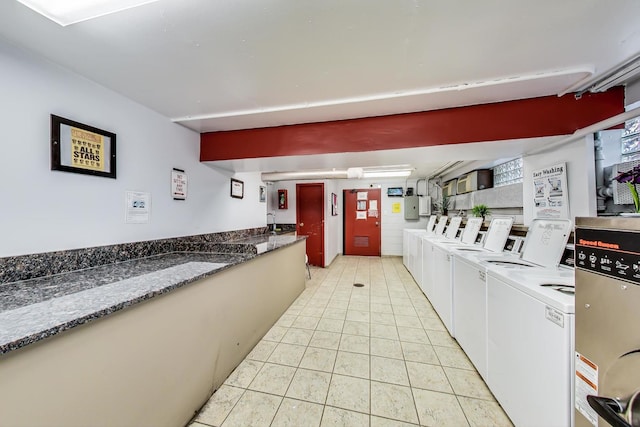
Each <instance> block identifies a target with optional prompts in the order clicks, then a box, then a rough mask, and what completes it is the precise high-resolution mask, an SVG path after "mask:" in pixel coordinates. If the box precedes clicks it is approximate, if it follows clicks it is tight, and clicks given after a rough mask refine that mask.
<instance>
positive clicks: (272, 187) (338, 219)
mask: <svg viewBox="0 0 640 427" xmlns="http://www.w3.org/2000/svg"><path fill="white" fill-rule="evenodd" d="M311 182H322V183H324V185H325V187H324V194H325V214H324V215H325V252H324V253H325V266H328V265H329V264H331V262H332V261H333V259H334V258H335V257H336V256H337V255H338V254H341V253H342V246H343V220H344V218H343V201H342V191H343V190H348V189H354V188H355V189H359V188H370V186H378V185H380V186H381V194H382V200H381V204H382V207H381V208H382V216H381V227H382V229H381V239H382V247H381V252H382V255H383V256H386V255H387V256H388V255H397V256H402V230H403V229H405V228H426V227H427V217H424V218H422V217H421V218H420V220H417V221H407V220H405V219H404V199H403V198H402V197H387V188H389V187H403V188H404V189H406V187H407V181H405V180H404V179H395V180H384V181H382V180H366V179H353V180H347V179H327V180H318V181H278V182H274V183H269V184H268V186H267V200H268V211H269V212H274V211H275V213H276V221H277V222H278V224H282V223H283V224H295V223H296V196H295V194H296V183H311ZM409 186H410V187H411V186H412V187H414V188H415V180H413V181H412V182H409ZM278 189H286V190H287V191H288V196H289V209H278V206H277V190H278ZM421 189H422V190H421V191H423V192H424V184H423V183H421ZM331 193H335V194H336V195H337V196H338V215H336V216H331ZM393 203H400V212H399V213H393V212H392V210H391V208H392V204H393ZM265 215H266V214H265ZM269 221H271V220H269Z"/></svg>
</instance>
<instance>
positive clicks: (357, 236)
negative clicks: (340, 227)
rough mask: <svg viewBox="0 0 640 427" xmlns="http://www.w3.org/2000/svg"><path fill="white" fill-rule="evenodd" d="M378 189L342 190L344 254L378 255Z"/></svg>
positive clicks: (379, 215) (379, 209)
mask: <svg viewBox="0 0 640 427" xmlns="http://www.w3.org/2000/svg"><path fill="white" fill-rule="evenodd" d="M381 209H382V206H380V189H379V188H366V189H363V190H344V254H345V255H365V256H380V253H381V251H380V218H381V216H382V215H381Z"/></svg>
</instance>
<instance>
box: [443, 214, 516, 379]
mask: <svg viewBox="0 0 640 427" xmlns="http://www.w3.org/2000/svg"><path fill="white" fill-rule="evenodd" d="M512 224H513V218H511V217H494V218H493V219H492V220H491V223H490V225H489V229H488V230H487V233H486V236H485V241H484V245H483V248H482V249H483V251H482V252H479V251H469V250H466V249H475V248H452V250H451V252H452V254H453V267H452V268H453V288H452V291H453V325H454V327H453V328H454V331H455V337H456V340H457V341H458V343H459V344H460V346H461V347H462V349H463V350H464V351H465V353H466V354H467V356H468V357H469V359H470V360H471V362H472V363H473V364H474V365H475V367H476V369H477V370H478V373H479V374H480V375H481V376H482V377H483V378H484V379H485V380H486V378H487V285H486V272H487V266H486V264H482V263H481V261H480V260H481V259H482V256H481V254H482V253H485V256H486V253H487V252H488V253H493V254H496V255H497V253H499V252H501V251H502V249H503V247H504V244H505V242H506V241H507V238H508V237H509V233H510V231H511V226H512ZM478 257H480V260H479V258H478Z"/></svg>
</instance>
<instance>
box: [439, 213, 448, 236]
mask: <svg viewBox="0 0 640 427" xmlns="http://www.w3.org/2000/svg"><path fill="white" fill-rule="evenodd" d="M448 219H449V217H448V216H446V215H442V216H441V217H440V219H439V220H438V225H437V226H436V236H441V235H442V233H443V232H444V227H445V225H447V220H448Z"/></svg>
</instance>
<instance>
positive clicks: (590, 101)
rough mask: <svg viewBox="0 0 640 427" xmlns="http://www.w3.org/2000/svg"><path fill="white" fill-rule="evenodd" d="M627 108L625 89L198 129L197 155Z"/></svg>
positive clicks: (517, 126) (475, 135)
mask: <svg viewBox="0 0 640 427" xmlns="http://www.w3.org/2000/svg"><path fill="white" fill-rule="evenodd" d="M622 112H624V89H623V88H621V87H618V88H614V89H612V90H609V91H607V92H604V93H597V94H591V93H587V94H584V95H583V96H582V97H581V98H580V99H575V97H574V96H573V94H568V95H565V96H563V97H557V96H545V97H541V98H530V99H523V100H517V101H507V102H499V103H495V104H483V105H474V106H469V107H459V108H447V109H443V110H435V111H425V112H420V113H409V114H396V115H391V116H380V117H368V118H363V119H352V120H340V121H333V122H321V123H307V124H299V125H290V126H279V127H270V128H259V129H247V130H236V131H224V132H209V133H203V134H202V135H201V136H200V161H214V160H231V159H249V158H257V157H278V156H294V155H307V154H327V153H345V152H361V151H374V150H389V149H397V148H412V147H425V146H432V145H445V144H460V143H465V142H480V141H499V140H506V139H517V138H535V137H543V136H553V135H568V134H571V133H573V132H575V131H576V130H577V129H581V128H583V127H585V126H589V125H591V124H593V123H596V122H599V121H601V120H604V119H607V118H609V117H612V116H614V115H616V114H619V113H622Z"/></svg>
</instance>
